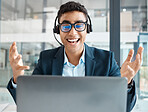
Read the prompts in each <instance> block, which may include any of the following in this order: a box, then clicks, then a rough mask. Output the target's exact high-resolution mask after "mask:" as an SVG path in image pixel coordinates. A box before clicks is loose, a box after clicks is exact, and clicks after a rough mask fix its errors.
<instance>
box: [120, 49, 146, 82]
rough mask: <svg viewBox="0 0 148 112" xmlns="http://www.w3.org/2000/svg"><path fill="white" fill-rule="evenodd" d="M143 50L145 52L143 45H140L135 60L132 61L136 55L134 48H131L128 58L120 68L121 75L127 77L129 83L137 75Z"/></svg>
mask: <svg viewBox="0 0 148 112" xmlns="http://www.w3.org/2000/svg"><path fill="white" fill-rule="evenodd" d="M142 52H143V47H139V48H138V51H137V55H136V59H135V61H133V62H131V60H132V58H133V55H134V50H133V49H131V50H130V52H129V54H128V57H127V59H126V60H125V62H124V63H123V64H122V66H121V69H120V72H121V77H127V79H128V84H129V83H130V82H131V80H132V79H133V77H134V76H135V75H136V73H137V72H138V70H139V69H140V67H141V62H142Z"/></svg>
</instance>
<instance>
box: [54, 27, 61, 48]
mask: <svg viewBox="0 0 148 112" xmlns="http://www.w3.org/2000/svg"><path fill="white" fill-rule="evenodd" d="M53 36H54V38H55V39H56V41H57V42H58V43H59V44H60V45H61V46H62V45H63V44H62V43H61V42H59V41H58V39H57V38H56V36H55V33H54V29H53Z"/></svg>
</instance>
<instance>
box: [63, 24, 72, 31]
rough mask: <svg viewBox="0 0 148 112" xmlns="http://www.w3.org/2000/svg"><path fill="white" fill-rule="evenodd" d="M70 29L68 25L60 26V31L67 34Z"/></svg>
mask: <svg viewBox="0 0 148 112" xmlns="http://www.w3.org/2000/svg"><path fill="white" fill-rule="evenodd" d="M70 29H71V25H70V24H65V23H64V24H61V30H62V31H63V32H69V31H70Z"/></svg>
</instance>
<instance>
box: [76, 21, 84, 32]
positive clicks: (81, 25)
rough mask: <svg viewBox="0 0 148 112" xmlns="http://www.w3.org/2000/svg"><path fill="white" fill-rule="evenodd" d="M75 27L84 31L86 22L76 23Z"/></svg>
mask: <svg viewBox="0 0 148 112" xmlns="http://www.w3.org/2000/svg"><path fill="white" fill-rule="evenodd" d="M75 29H76V30H77V31H83V30H85V23H76V24H75Z"/></svg>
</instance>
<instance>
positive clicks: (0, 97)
mask: <svg viewBox="0 0 148 112" xmlns="http://www.w3.org/2000/svg"><path fill="white" fill-rule="evenodd" d="M0 112H16V105H15V102H14V100H13V98H12V96H11V95H10V93H9V91H8V90H7V89H6V88H2V87H1V88H0Z"/></svg>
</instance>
